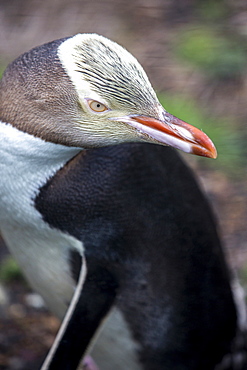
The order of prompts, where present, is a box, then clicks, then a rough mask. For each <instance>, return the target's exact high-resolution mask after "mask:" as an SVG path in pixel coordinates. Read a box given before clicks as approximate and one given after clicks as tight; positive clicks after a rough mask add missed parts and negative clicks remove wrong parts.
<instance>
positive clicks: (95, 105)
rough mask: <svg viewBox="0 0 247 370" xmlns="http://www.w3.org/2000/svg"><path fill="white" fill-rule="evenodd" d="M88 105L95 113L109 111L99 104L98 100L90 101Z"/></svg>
mask: <svg viewBox="0 0 247 370" xmlns="http://www.w3.org/2000/svg"><path fill="white" fill-rule="evenodd" d="M88 105H89V107H90V108H91V109H92V110H93V111H94V112H98V113H100V112H105V111H106V110H108V108H107V107H106V106H105V105H104V104H102V103H100V102H98V101H97V100H88Z"/></svg>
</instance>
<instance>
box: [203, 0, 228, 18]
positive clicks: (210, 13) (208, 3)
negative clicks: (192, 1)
mask: <svg viewBox="0 0 247 370" xmlns="http://www.w3.org/2000/svg"><path fill="white" fill-rule="evenodd" d="M197 9H198V10H199V13H200V15H201V17H203V18H204V19H205V20H211V21H216V20H220V19H222V18H223V17H227V15H228V14H229V8H228V7H227V4H226V2H225V1H224V0H217V1H215V0H203V1H201V2H198V4H197Z"/></svg>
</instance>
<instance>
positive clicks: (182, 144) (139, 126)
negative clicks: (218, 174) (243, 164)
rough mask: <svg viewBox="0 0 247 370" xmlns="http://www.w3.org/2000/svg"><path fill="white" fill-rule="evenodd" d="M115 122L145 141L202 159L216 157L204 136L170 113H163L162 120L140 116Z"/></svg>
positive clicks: (210, 144) (212, 147) (214, 150)
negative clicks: (133, 129)
mask: <svg viewBox="0 0 247 370" xmlns="http://www.w3.org/2000/svg"><path fill="white" fill-rule="evenodd" d="M117 120H118V121H122V122H125V123H127V124H129V125H130V126H132V127H134V128H135V129H136V130H137V131H138V132H139V134H141V136H143V139H144V140H145V141H156V142H158V143H160V144H163V145H169V146H172V147H174V148H177V149H180V150H182V151H184V152H186V153H192V154H196V155H199V156H203V157H209V158H216V157H217V151H216V148H215V146H214V144H213V143H212V141H211V140H210V139H209V137H208V136H207V135H206V134H204V133H203V132H202V131H201V130H199V129H198V128H196V127H194V126H191V125H189V124H188V123H186V122H184V121H182V120H180V119H178V118H177V117H175V116H173V115H172V114H170V113H167V112H164V120H158V119H156V118H152V117H147V116H141V115H140V116H139V115H130V116H125V117H121V118H120V117H119V118H117ZM150 139H151V140H150Z"/></svg>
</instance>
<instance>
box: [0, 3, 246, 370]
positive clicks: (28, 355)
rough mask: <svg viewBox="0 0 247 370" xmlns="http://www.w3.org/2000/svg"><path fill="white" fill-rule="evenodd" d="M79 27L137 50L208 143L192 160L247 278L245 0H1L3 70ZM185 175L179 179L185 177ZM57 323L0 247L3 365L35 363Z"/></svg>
mask: <svg viewBox="0 0 247 370" xmlns="http://www.w3.org/2000/svg"><path fill="white" fill-rule="evenodd" d="M79 32H96V33H99V34H102V35H104V36H106V37H109V38H111V39H113V40H114V41H117V42H118V43H120V44H121V45H123V46H124V47H126V48H127V49H128V50H129V51H130V52H131V53H133V54H134V55H135V56H136V57H137V59H138V60H139V61H140V63H141V64H142V65H143V67H144V69H145V70H146V72H147V74H148V76H149V78H150V80H151V82H152V84H153V86H154V88H155V90H156V91H157V93H158V95H159V98H160V100H161V102H162V104H163V105H164V107H165V108H166V109H167V110H168V111H169V112H170V113H172V114H174V115H176V116H178V117H179V118H181V119H183V120H185V121H187V122H189V123H191V124H193V125H195V126H197V127H199V128H200V129H202V130H203V131H204V132H206V133H207V134H208V135H209V136H210V138H211V139H212V140H213V141H214V143H215V145H216V147H217V150H218V153H219V156H218V159H217V160H209V159H204V158H195V157H192V156H189V155H186V156H184V159H185V160H186V161H187V162H188V163H189V165H190V166H192V167H193V169H194V171H195V173H196V176H197V177H198V179H199V181H200V182H201V185H202V187H203V188H204V190H205V192H206V194H207V196H208V198H209V200H210V201H211V204H212V206H213V208H214V211H215V214H216V216H217V219H218V222H219V231H220V234H221V237H222V241H223V244H224V248H225V251H226V256H227V259H228V261H229V264H230V266H231V268H232V269H233V270H234V271H235V270H237V272H238V274H239V276H240V279H241V281H242V283H243V285H244V286H247V160H246V158H247V128H246V127H247V124H246V122H247V3H246V1H245V0H218V1H213V0H176V1H171V0H132V1H126V0H125V1H124V0H70V1H68V0H21V1H20V0H1V1H0V72H1V73H2V72H3V70H4V68H5V67H6V65H7V64H8V63H9V62H10V61H12V60H13V59H14V58H16V57H17V56H18V55H19V54H21V53H23V52H25V51H27V50H29V49H30V48H32V47H34V46H37V45H39V44H43V43H45V42H48V41H51V40H54V39H57V38H61V37H64V36H69V35H73V34H76V33H79ZM181 181H182V179H181ZM58 326H59V323H58V322H57V320H56V319H55V318H54V317H53V316H51V315H50V314H49V313H47V312H46V310H45V307H44V305H43V303H42V300H41V299H40V297H39V296H37V295H35V294H33V293H32V292H31V291H30V289H29V287H28V286H27V284H26V283H25V282H24V280H23V278H22V276H21V273H20V271H19V269H18V266H17V265H16V264H15V262H14V261H13V260H12V259H11V257H10V256H9V255H8V252H7V250H6V248H5V246H4V244H3V242H1V246H0V369H2V370H3V369H13V370H14V369H19V370H20V369H23V370H24V369H25V370H28V369H32V370H35V369H38V368H39V365H40V363H41V361H42V359H43V357H44V355H45V353H46V351H47V350H48V348H49V347H50V345H51V343H52V341H53V337H54V334H55V332H56V330H57V328H58Z"/></svg>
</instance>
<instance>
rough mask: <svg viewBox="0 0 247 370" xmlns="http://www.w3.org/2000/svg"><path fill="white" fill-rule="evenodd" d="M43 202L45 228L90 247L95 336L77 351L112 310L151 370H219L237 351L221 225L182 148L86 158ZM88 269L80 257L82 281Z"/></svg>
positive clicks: (86, 306) (88, 324)
mask: <svg viewBox="0 0 247 370" xmlns="http://www.w3.org/2000/svg"><path fill="white" fill-rule="evenodd" d="M35 202H36V207H37V208H38V210H39V211H40V212H41V214H42V215H43V218H44V220H45V221H46V222H48V223H49V224H50V225H52V226H53V227H54V228H58V229H61V230H63V231H66V232H67V233H69V234H71V235H73V236H75V237H76V238H78V239H80V240H82V242H83V245H84V247H85V252H86V261H87V268H88V275H87V278H86V282H85V285H84V289H83V292H82V297H81V300H80V309H79V312H81V313H83V314H82V316H81V317H82V320H81V321H82V322H81V324H82V327H83V333H84V334H83V333H82V332H81V333H80V334H78V335H79V337H80V335H82V334H83V335H86V336H87V334H85V333H88V338H87V339H86V340H85V341H83V340H82V339H81V340H82V343H78V341H80V340H77V346H78V351H80V348H81V350H82V351H83V350H85V349H86V346H87V344H88V343H86V342H88V341H89V340H90V339H91V336H92V335H93V333H94V331H95V329H96V327H97V325H98V324H99V323H100V321H101V319H102V318H103V317H104V316H105V315H106V312H107V311H108V310H109V308H110V307H111V305H112V304H114V305H116V306H117V307H118V309H120V310H121V312H122V313H123V315H124V317H125V319H126V321H127V322H128V324H129V327H130V329H131V332H132V335H133V337H134V338H135V339H136V340H137V342H139V343H140V346H141V350H140V354H139V356H140V362H141V363H142V366H143V369H146V370H162V369H169V370H170V369H171V370H172V369H176V370H195V369H196V370H210V369H213V368H214V367H215V364H216V363H217V362H218V361H220V360H221V358H222V357H223V355H224V354H225V353H227V352H228V351H229V349H230V346H231V341H232V338H233V337H234V335H235V331H236V312H235V306H234V303H233V298H232V292H231V288H230V284H229V274H228V270H227V267H226V264H225V259H224V255H223V252H222V248H221V245H220V242H219V239H218V236H217V231H216V226H215V220H214V217H213V215H212V213H211V210H210V208H209V205H208V203H207V200H206V199H205V196H204V195H203V194H202V193H201V191H200V189H199V187H198V185H197V183H196V181H195V179H194V176H193V174H192V172H191V170H190V169H189V168H188V167H187V166H186V165H185V164H184V163H183V161H182V160H181V159H180V157H179V155H178V154H177V153H176V152H175V151H174V150H172V149H170V148H167V147H162V146H158V145H152V144H123V145H118V146H112V147H107V148H100V149H92V150H88V151H83V152H81V153H80V154H79V155H78V156H77V157H75V158H74V159H72V161H70V163H68V164H67V165H66V166H65V167H64V168H63V169H61V170H60V171H59V172H58V173H57V174H56V175H55V176H54V178H52V179H51V180H50V181H49V183H48V184H47V185H46V186H44V187H43V188H42V189H41V191H40V193H39V195H38V197H37V199H36V200H35ZM79 265H80V256H79V255H76V252H72V251H71V269H72V273H73V276H74V277H75V278H77V276H78V273H79V268H78V267H79ZM76 266H77V267H76ZM58 278H59V277H58ZM83 302H84V303H83ZM79 315H80V314H79ZM76 328H77V329H79V328H80V325H79V322H78V325H77V326H76ZM72 336H73V335H72ZM77 339H78V338H77ZM65 357H66V356H65ZM62 361H63V360H62ZM71 361H72V362H73V361H74V360H71ZM75 361H77V360H75ZM99 365H100V364H99ZM75 366H76V364H75V363H73V366H72V365H71V366H69V367H68V369H69V368H70V369H73V368H75ZM54 368H55V367H54ZM130 370H131V369H130Z"/></svg>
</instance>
